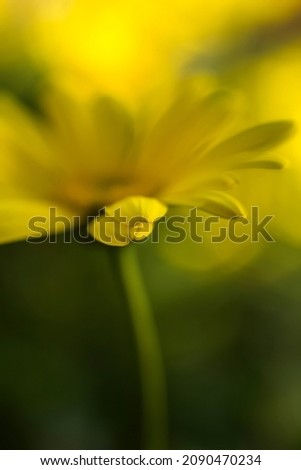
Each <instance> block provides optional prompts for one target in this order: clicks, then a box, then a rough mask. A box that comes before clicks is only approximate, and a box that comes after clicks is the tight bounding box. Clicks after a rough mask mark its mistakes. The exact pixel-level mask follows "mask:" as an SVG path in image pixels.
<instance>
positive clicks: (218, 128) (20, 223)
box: [0, 85, 292, 246]
mask: <svg viewBox="0 0 301 470" xmlns="http://www.w3.org/2000/svg"><path fill="white" fill-rule="evenodd" d="M41 102H42V103H43V110H44V113H43V114H42V115H35V114H34V113H32V112H30V111H29V110H27V109H25V108H24V107H22V106H21V105H20V104H17V103H16V102H14V101H13V100H12V99H9V98H7V97H6V98H3V99H2V101H1V116H2V118H1V121H0V137H1V139H0V150H1V157H0V158H1V160H0V163H1V176H0V178H1V188H2V189H1V202H0V214H1V229H0V240H1V242H10V241H16V240H21V239H24V238H27V237H29V236H32V235H34V234H35V233H34V232H33V227H32V224H31V223H30V221H32V220H36V221H40V222H41V221H43V224H44V227H46V232H47V233H51V232H55V231H58V230H60V228H61V227H60V226H59V225H60V221H59V220H58V216H60V217H62V216H64V220H66V219H68V220H69V221H70V226H72V225H74V224H76V223H82V221H83V220H88V230H89V232H90V234H91V235H92V236H93V237H94V238H95V239H96V240H99V241H101V242H103V243H106V244H109V245H118V246H124V245H127V244H129V243H130V241H131V240H142V239H144V238H146V237H148V236H149V235H150V233H151V232H152V230H153V228H154V224H155V222H156V221H157V220H159V219H160V218H162V217H163V216H164V215H165V214H166V213H167V211H168V208H169V207H170V206H186V207H187V206H190V207H197V208H201V209H202V210H204V211H206V212H208V213H210V214H214V215H218V216H220V217H223V218H231V217H235V216H243V215H244V214H245V211H244V208H243V205H242V204H241V202H240V201H238V200H237V199H235V198H234V197H233V196H231V195H230V194H229V190H230V189H231V188H232V187H233V186H235V185H236V184H237V182H238V180H237V177H236V175H235V170H238V169H246V170H247V169H248V168H261V169H262V168H266V169H278V168H281V167H282V166H283V161H282V160H281V159H279V158H276V157H274V156H273V157H271V156H269V155H268V154H266V152H267V151H268V150H269V149H271V148H273V147H274V146H276V145H277V144H278V143H280V142H281V141H283V140H284V139H286V138H287V137H288V135H289V133H290V132H291V129H292V124H291V122H288V121H278V122H271V123H266V124H262V125H259V126H257V127H253V128H250V129H247V130H243V131H242V132H239V133H236V134H235V135H231V136H230V137H229V136H227V129H228V123H229V118H230V116H231V114H232V105H231V96H230V97H229V95H228V94H227V93H224V92H215V93H211V94H208V95H205V96H204V95H200V94H199V92H196V91H195V89H194V88H191V87H189V86H186V85H182V86H181V87H180V89H179V91H178V92H177V93H176V94H175V96H174V98H173V100H172V102H171V103H170V105H169V106H168V107H166V109H165V110H164V111H162V112H159V111H158V112H157V114H156V113H154V112H150V111H149V112H148V111H147V109H149V110H150V109H154V107H149V108H146V107H145V108H144V109H143V110H140V111H139V112H138V111H137V112H132V113H130V112H128V111H127V110H126V109H124V107H123V106H122V105H121V104H120V103H118V102H116V101H114V100H113V99H112V98H110V97H106V96H103V97H99V98H97V99H96V98H95V97H94V98H93V99H88V100H77V99H74V98H73V97H71V96H69V95H68V94H65V93H62V92H58V91H56V92H51V93H47V95H46V96H44V98H43V99H42V101H41ZM154 114H155V115H154ZM50 208H55V209H56V211H57V212H56V217H55V218H53V217H51V212H50V211H49V209H50ZM87 217H88V219H87ZM33 218H35V219H33ZM64 228H66V227H64ZM61 229H62V228H61Z"/></svg>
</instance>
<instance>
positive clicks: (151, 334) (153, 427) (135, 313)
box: [119, 245, 167, 449]
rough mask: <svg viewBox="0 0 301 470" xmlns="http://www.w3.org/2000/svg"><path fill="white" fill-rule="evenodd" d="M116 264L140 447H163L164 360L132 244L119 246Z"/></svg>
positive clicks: (164, 410) (165, 434)
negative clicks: (135, 381)
mask: <svg viewBox="0 0 301 470" xmlns="http://www.w3.org/2000/svg"><path fill="white" fill-rule="evenodd" d="M119 253H120V268H121V274H122V278H123V283H124V287H125V291H126V295H127V299H128V303H129V310H130V313H131V317H132V322H133V327H134V333H135V337H136V343H137V351H138V356H139V363H140V373H141V387H142V406H143V415H142V417H143V443H142V444H143V448H145V449H167V396H166V379H165V370H164V363H163V358H162V353H161V348H160V341H159V338H158V332H157V328H156V324H155V321H154V317H153V313H152V309H151V305H150V303H149V299H148V296H147V292H146V289H145V285H144V282H143V279H142V276H141V271H140V267H139V261H138V258H137V253H136V247H135V245H132V246H128V247H126V248H120V249H119Z"/></svg>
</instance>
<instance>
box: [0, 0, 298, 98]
mask: <svg viewBox="0 0 301 470" xmlns="http://www.w3.org/2000/svg"><path fill="white" fill-rule="evenodd" d="M0 2H1V3H0V13H1V11H4V10H5V11H6V22H7V23H9V28H10V29H11V31H12V33H13V34H12V36H13V37H15V38H18V36H20V37H21V39H22V44H23V47H24V45H25V47H26V50H27V52H28V54H29V56H30V57H32V58H34V59H35V61H36V62H37V63H41V64H45V67H46V68H47V70H48V71H49V72H51V73H53V74H54V75H55V76H59V75H63V76H65V77H66V75H67V74H69V76H70V81H72V80H73V74H74V73H76V74H77V75H81V76H82V77H83V84H85V82H86V83H87V85H86V86H87V87H89V88H91V87H93V88H95V89H100V90H102V91H103V90H104V91H105V93H109V94H113V95H114V97H118V99H122V100H127V101H128V102H133V101H136V100H137V99H138V100H139V99H140V98H141V97H143V96H145V94H147V93H148V91H149V90H152V89H153V87H155V86H156V85H157V84H158V83H160V82H162V80H167V81H168V79H169V76H170V73H171V71H173V72H172V73H176V74H178V73H179V70H180V68H181V66H182V64H183V63H185V62H186V60H188V59H189V58H190V57H191V55H192V54H194V53H199V52H200V51H205V52H206V53H208V52H210V51H211V48H212V47H214V45H215V44H216V41H219V39H220V38H222V42H223V43H224V42H225V41H228V40H229V39H230V38H231V37H232V36H233V34H235V35H238V34H239V33H240V32H241V31H246V30H250V29H252V28H254V27H256V26H257V25H258V24H261V23H263V22H264V21H267V22H270V23H271V22H275V21H278V20H279V19H281V18H283V17H285V16H286V15H288V14H290V12H292V11H294V10H295V8H296V5H297V4H298V3H299V0H287V1H286V2H281V3H279V4H278V5H277V8H274V1H273V0H266V1H265V2H262V1H261V0H253V1H252V2H250V1H248V2H242V1H241V0H228V1H226V2H225V1H224V0H211V1H210V2H204V1H203V2H202V1H200V0H189V1H187V0H185V1H184V0H175V1H173V3H172V5H171V3H170V1H168V0H153V1H152V2H141V1H138V0H112V1H110V2H105V1H99V0H52V1H51V2H50V1H47V0H0ZM1 4H3V5H2V7H1ZM17 40H18V39H17ZM4 44H6V41H5V42H4ZM5 47H6V46H5ZM83 86H84V85H83Z"/></svg>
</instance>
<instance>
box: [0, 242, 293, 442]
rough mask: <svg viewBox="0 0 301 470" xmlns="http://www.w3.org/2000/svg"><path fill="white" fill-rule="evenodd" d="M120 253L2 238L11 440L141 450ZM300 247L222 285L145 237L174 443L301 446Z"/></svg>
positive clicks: (4, 397) (279, 251)
mask: <svg viewBox="0 0 301 470" xmlns="http://www.w3.org/2000/svg"><path fill="white" fill-rule="evenodd" d="M116 250H118V248H117V249H114V248H111V247H110V248H107V247H105V246H102V245H100V244H98V243H94V244H91V245H78V244H76V243H73V244H70V245H66V244H63V243H62V242H60V241H59V242H58V243H57V244H53V245H50V244H47V243H46V244H41V245H28V244H26V243H25V242H24V243H18V244H12V245H8V246H4V247H1V261H2V262H1V291H2V292H3V294H2V296H1V342H0V345H1V354H0V358H1V423H2V426H1V433H2V436H1V443H2V444H1V445H2V448H4V449H14V448H20V449H28V448H30V449H31V448H37V449H78V448H86V449H93V448H105V449H119V448H123V449H132V448H139V447H140V446H141V416H140V415H141V411H140V407H141V397H140V386H139V381H140V379H139V368H138V362H137V357H136V345H135V340H134V337H133V332H132V326H131V323H130V320H129V314H128V310H127V305H126V300H125V297H124V295H123V293H122V292H123V291H122V286H121V285H120V281H119V280H118V276H116V253H113V252H115V251H116ZM299 255H300V251H297V250H293V249H292V248H288V247H285V246H278V245H277V247H276V246H275V245H273V247H272V248H271V249H269V250H268V249H267V250H266V252H265V253H264V254H263V255H262V256H261V259H259V260H258V261H257V262H256V263H253V264H252V265H250V266H248V267H246V268H244V269H243V270H242V271H240V272H238V273H236V274H232V275H231V276H229V277H228V278H227V279H225V278H222V279H220V280H219V281H218V280H216V279H214V278H213V277H212V276H211V278H210V276H208V275H206V274H204V275H202V276H201V275H198V276H196V275H193V274H187V272H183V271H179V270H176V269H175V268H174V267H171V266H170V265H167V264H165V263H164V262H163V261H162V257H159V256H158V253H157V250H156V248H154V247H153V246H152V245H148V244H146V245H143V246H141V247H139V256H140V262H141V263H142V266H143V272H144V276H145V279H146V285H147V287H148V289H149V292H150V295H151V300H152V304H153V307H154V312H155V318H156V322H157V325H158V329H159V336H160V340H161V344H162V348H163V354H164V361H165V366H166V374H167V384H168V405H169V428H170V448H174V449H179V448H183V449H195V448H198V449H200V448H209V449H217V448H222V449H244V448H247V449H248V448H263V449H274V448H276V449H278V448H284V449H294V448H300V445H301V437H300V436H301V403H300V395H301V368H300V361H301V342H300V329H301V317H300V310H301V296H300V279H301V267H298V268H295V269H294V270H293V271H291V270H290V271H289V272H288V273H287V274H286V275H283V273H282V275H281V276H280V277H279V278H277V273H279V272H280V271H281V269H282V268H283V260H284V259H285V262H286V263H288V260H289V259H291V261H293V259H294V258H295V257H299ZM272 273H273V277H272V280H271V279H270V278H271V274H272Z"/></svg>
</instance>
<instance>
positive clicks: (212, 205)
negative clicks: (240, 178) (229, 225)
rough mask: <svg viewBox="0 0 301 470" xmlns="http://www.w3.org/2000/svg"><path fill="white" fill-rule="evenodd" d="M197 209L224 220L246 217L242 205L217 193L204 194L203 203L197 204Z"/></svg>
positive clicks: (225, 194) (223, 194) (224, 194)
mask: <svg viewBox="0 0 301 470" xmlns="http://www.w3.org/2000/svg"><path fill="white" fill-rule="evenodd" d="M198 207H199V208H201V209H203V210H204V211H205V212H209V213H210V214H213V215H218V216H220V217H223V218H225V219H230V218H232V217H245V216H246V211H245V209H244V207H243V205H242V204H241V203H240V202H239V201H238V200H237V199H236V198H235V197H233V196H230V195H229V194H227V193H223V192H219V191H210V192H208V193H206V194H204V195H203V202H201V203H199V204H198Z"/></svg>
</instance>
